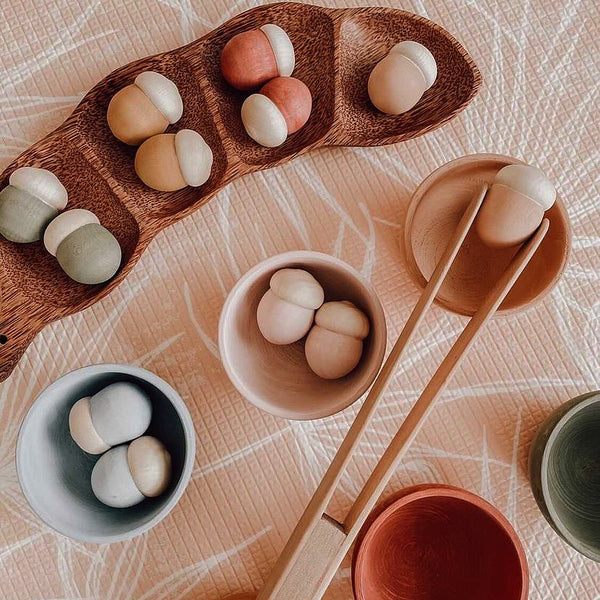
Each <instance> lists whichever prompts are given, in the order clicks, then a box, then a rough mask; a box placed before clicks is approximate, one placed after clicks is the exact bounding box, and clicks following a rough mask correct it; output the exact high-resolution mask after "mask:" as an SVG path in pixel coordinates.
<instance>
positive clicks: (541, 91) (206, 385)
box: [0, 0, 600, 600]
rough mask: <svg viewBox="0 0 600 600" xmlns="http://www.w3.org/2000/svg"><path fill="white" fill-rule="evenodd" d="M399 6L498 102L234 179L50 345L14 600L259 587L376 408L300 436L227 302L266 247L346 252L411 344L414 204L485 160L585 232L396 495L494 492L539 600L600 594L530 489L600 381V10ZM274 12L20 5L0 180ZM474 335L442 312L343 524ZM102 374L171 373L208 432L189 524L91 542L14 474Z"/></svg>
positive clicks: (114, 0)
mask: <svg viewBox="0 0 600 600" xmlns="http://www.w3.org/2000/svg"><path fill="white" fill-rule="evenodd" d="M367 2H368V0H347V3H348V4H349V5H357V6H358V5H362V4H367ZM377 3H378V4H390V5H394V6H397V7H400V6H401V7H402V8H403V9H406V10H410V11H413V12H416V13H420V14H423V15H425V16H427V17H428V18H430V19H432V20H434V21H436V22H438V23H440V24H441V25H443V26H444V27H446V28H447V29H448V30H449V31H450V32H452V33H453V34H454V35H456V36H457V37H458V38H459V39H460V40H461V41H462V42H463V43H464V44H465V46H466V47H467V49H468V50H469V51H470V53H471V54H472V56H473V57H474V59H475V61H476V62H477V64H478V65H479V67H480V69H481V71H482V74H483V77H484V86H483V88H482V91H481V93H480V94H479V96H478V97H477V98H476V99H475V101H474V103H473V104H472V105H471V106H470V107H469V108H468V109H467V110H466V111H465V112H463V113H462V114H461V115H460V116H459V117H458V118H457V119H455V120H454V121H452V122H451V123H450V124H448V125H446V126H445V127H443V128H442V129H441V130H438V131H435V132H434V133H432V134H429V135H427V136H425V137H422V138H419V139H417V140H414V141H412V142H409V143H405V144H400V145H395V146H391V147H386V148H370V149H350V148H347V149H343V148H341V149H330V150H326V151H322V152H317V153H315V154H309V155H305V156H302V157H300V158H299V159H297V160H295V161H294V162H292V163H290V164H288V165H286V166H284V167H282V168H279V169H277V170H276V171H273V170H271V171H267V172H264V173H259V174H256V175H254V176H249V177H245V178H244V179H242V180H239V181H237V182H235V183H234V184H233V185H230V186H229V187H228V188H227V189H225V190H224V191H222V192H221V193H219V194H218V195H217V196H216V198H214V199H213V200H212V201H211V202H210V203H209V204H208V205H207V206H205V207H204V208H202V209H201V210H199V211H198V212H197V213H195V214H194V215H192V216H191V217H189V218H187V219H186V220H184V221H183V222H181V223H179V224H177V225H176V226H174V227H172V228H170V229H168V230H166V231H165V232H163V233H161V234H160V235H159V236H158V238H157V239H156V241H155V242H154V243H153V244H152V245H151V247H150V248H149V249H148V250H147V252H146V253H145V255H144V256H143V258H142V260H141V261H140V262H139V263H138V265H137V266H136V268H135V269H134V271H133V272H132V273H131V274H130V276H129V277H128V278H127V280H126V281H125V283H123V284H122V285H121V286H120V287H119V288H118V289H117V290H116V291H115V292H114V293H112V294H111V295H110V296H109V297H107V298H106V299H104V300H103V301H102V302H100V303H98V304H96V305H95V306H94V307H92V308H91V309H89V310H86V311H85V312H83V313H80V314H78V315H76V316H74V317H71V318H68V319H65V320H63V321H61V322H58V323H55V324H53V325H52V326H50V327H48V328H47V329H46V330H45V331H44V332H43V333H42V334H41V335H40V336H38V338H37V339H36V340H35V342H34V343H33V344H32V345H31V346H30V348H29V350H28V351H27V353H26V355H25V357H24V358H23V360H22V361H21V362H20V364H19V366H18V367H17V369H16V371H15V373H14V374H13V375H12V377H11V378H10V379H9V380H8V382H6V383H4V384H3V385H2V386H0V598H1V599H2V600H33V599H37V600H41V599H44V600H49V599H57V598H60V599H68V600H76V599H87V600H91V599H102V600H107V599H110V600H133V599H137V600H163V599H169V600H176V599H178V600H192V599H206V600H219V598H221V597H222V596H223V595H225V594H226V593H229V592H235V591H242V590H249V589H251V588H252V587H253V586H254V587H259V586H260V584H261V582H262V581H263V580H264V577H265V576H266V574H267V573H268V571H269V568H270V566H271V565H272V564H273V562H274V560H275V558H276V556H277V555H278V553H279V551H280V550H281V548H282V546H283V544H284V543H285V541H286V539H287V537H288V535H289V533H290V531H291V529H292V528H293V526H294V525H295V523H296V521H297V519H298V517H299V515H300V513H301V511H302V510H303V507H304V506H305V504H306V502H307V501H308V498H309V497H310V495H311V493H312V490H313V489H314V488H315V486H316V484H317V482H318V480H319V479H320V476H321V474H322V473H323V472H324V470H325V468H326V466H327V465H328V464H329V461H330V459H331V457H332V455H333V453H334V451H335V449H336V448H337V447H338V445H339V443H340V441H341V440H342V438H343V436H344V434H345V432H346V430H347V428H348V426H349V424H350V422H351V421H352V419H353V417H354V415H355V414H356V410H357V407H356V406H354V407H352V408H350V409H348V410H346V411H345V412H343V413H342V414H340V415H337V416H336V417H333V418H329V419H325V420H323V421H317V422H310V423H288V422H285V421H281V420H277V419H275V418H272V417H270V416H268V415H265V414H263V413H261V412H259V411H258V410H257V409H255V408H253V407H252V406H250V405H249V404H248V403H246V402H245V401H244V400H243V399H242V398H241V397H240V396H239V395H238V394H237V393H236V391H235V389H234V388H233V386H232V385H231V383H230V382H229V381H228V379H227V378H226V376H225V373H224V371H223V369H222V368H221V364H220V361H219V356H218V351H217V339H216V336H217V321H218V316H219V311H220V309H221V306H222V304H223V301H224V298H225V296H226V294H227V292H228V290H230V289H231V287H232V286H233V284H234V283H235V281H236V280H237V278H238V277H239V276H240V275H241V274H242V273H244V272H245V271H246V270H247V269H248V268H249V267H251V266H252V265H254V264H255V263H257V262H258V261H260V260H261V259H262V258H264V257H266V256H269V255H272V254H275V253H278V252H282V251H284V250H291V249H299V248H311V249H314V250H320V251H324V252H328V253H331V254H335V255H337V256H339V257H341V258H343V259H344V260H346V261H347V262H349V263H350V264H352V265H353V266H355V267H356V268H358V269H359V270H360V271H361V272H362V273H363V274H364V275H365V276H366V277H368V278H369V279H370V280H371V282H372V283H373V285H374V286H375V288H376V290H377V291H378V293H379V294H380V297H381V300H382V302H383V305H384V308H385V310H386V314H387V318H388V326H389V335H390V342H393V341H394V340H395V339H396V337H397V334H398V332H399V330H400V328H401V327H402V325H403V323H404V322H405V320H406V318H407V316H408V314H409V311H410V310H411V308H412V306H413V305H414V303H415V301H416V299H417V295H418V290H417V289H416V287H415V286H414V285H413V284H412V283H411V281H410V280H409V276H408V274H407V272H406V269H405V267H404V264H403V256H402V253H401V251H400V246H399V241H400V236H401V235H402V224H403V219H404V215H405V212H406V208H407V205H408V202H409V199H410V195H411V193H412V192H413V190H414V189H415V188H416V186H417V185H418V183H419V182H420V181H421V180H422V179H423V178H424V177H425V176H426V175H427V174H428V173H429V172H431V171H432V170H433V169H435V168H436V167H438V166H439V165H441V164H443V163H445V162H447V161H448V160H450V159H452V158H456V157H458V156H461V155H464V154H469V153H474V152H500V153H504V154H511V155H514V156H517V157H520V158H523V159H525V160H527V161H530V162H531V163H533V164H536V165H537V166H539V167H540V168H542V169H543V170H544V171H546V173H547V174H548V175H549V176H550V177H551V178H552V179H553V180H554V181H555V182H556V184H557V186H558V188H559V192H560V194H561V196H562V197H563V199H564V200H565V202H566V205H567V208H568V210H569V213H570V216H571V219H572V223H573V234H574V243H573V252H572V255H571V261H570V264H569V266H568V268H567V270H566V272H565V274H564V277H563V279H562V281H561V283H560V284H559V285H558V287H557V288H556V289H555V290H554V292H553V293H552V294H551V295H550V296H549V297H547V298H546V300H545V301H544V302H543V303H542V304H541V305H540V306H538V307H536V308H535V309H533V310H531V311H529V312H526V313H522V314H519V315H517V316H514V317H511V318H508V319H506V320H497V321H495V322H493V323H492V324H491V326H490V327H489V329H488V331H487V332H486V333H485V334H484V336H483V339H482V340H481V341H480V342H479V343H478V344H477V345H476V347H475V348H474V349H473V351H472V352H471V354H470V356H469V358H468V359H467V361H466V363H465V365H464V366H463V367H462V368H461V369H460V371H459V373H458V374H457V375H456V377H455V378H454V379H453V381H452V382H451V384H450V385H449V387H448V389H447V391H446V392H445V393H444V395H443V397H442V399H441V402H440V405H439V407H438V408H437V410H436V412H435V414H434V415H433V417H432V418H431V419H430V420H429V422H428V423H427V425H426V426H425V428H424V430H423V431H422V433H421V434H420V435H419V436H418V439H417V440H416V443H415V444H413V446H412V448H411V450H410V452H409V454H408V457H407V458H406V460H405V461H404V463H403V465H402V467H401V468H400V469H398V472H397V473H396V475H395V477H394V479H393V481H392V483H391V486H390V488H391V489H394V490H396V489H399V488H402V487H404V486H407V485H410V484H415V483H421V482H430V481H436V482H444V483H450V484H454V485H458V486H462V487H465V488H468V489H470V490H473V491H475V492H477V493H479V494H481V495H482V496H483V497H484V498H486V499H488V500H490V501H491V502H492V503H493V504H495V505H496V506H497V507H498V508H500V510H502V511H503V512H504V514H506V516H507V517H508V519H509V520H510V521H511V522H512V524H513V525H514V527H515V528H516V530H517V531H518V533H519V534H520V535H521V536H522V539H523V543H524V545H525V548H526V551H527V556H528V559H529V562H530V567H531V599H532V600H546V599H549V598H552V599H561V600H567V599H570V600H594V599H595V600H598V599H599V598H600V570H599V567H598V565H596V564H594V563H592V562H591V561H589V560H587V559H584V558H583V557H581V556H580V555H578V554H577V553H576V552H575V551H573V550H572V549H570V548H569V547H568V546H567V545H565V544H564V543H563V542H562V541H561V540H560V539H559V538H558V537H557V536H556V535H555V534H554V533H553V531H552V530H551V529H550V527H549V526H548V525H547V523H546V522H545V520H544V519H543V517H542V516H541V514H540V512H539V511H538V509H537V507H536V504H535V502H534V499H533V496H532V494H531V491H530V489H529V485H528V483H527V477H526V463H527V452H528V449H529V444H530V442H531V439H532V437H533V435H534V433H535V431H536V429H537V427H538V425H539V423H540V422H541V421H542V420H543V418H544V417H545V415H546V414H547V413H549V411H550V410H551V409H552V408H553V407H555V406H557V405H558V404H560V403H561V402H563V401H564V400H566V399H567V398H569V397H570V396H574V395H576V394H579V393H582V392H585V391H588V390H592V389H596V388H598V387H599V385H600V383H599V379H598V376H599V373H600V353H599V352H598V348H599V345H600V344H599V333H598V332H599V330H600V325H599V324H600V294H599V291H600V290H599V287H600V286H599V283H600V204H599V202H598V197H599V196H600V194H599V191H600V190H599V189H598V181H599V179H598V161H599V154H598V152H599V149H598V139H600V131H599V120H598V114H599V107H598V81H599V80H600V73H599V68H598V66H599V65H598V56H599V55H600V48H599V42H598V40H599V39H600V31H599V23H600V4H598V2H595V1H594V0H535V1H533V2H524V1H521V0H506V1H504V2H497V1H496V0H443V1H440V0H436V1H433V0H406V1H404V2H402V3H400V2H398V1H397V0H394V1H393V2H388V1H387V0H378V2H377ZM256 4H257V2H255V1H253V0H240V1H238V2H234V3H232V2H229V1H227V0H206V1H204V0H203V1H200V0H3V2H2V7H1V14H2V36H0V75H1V77H0V81H2V87H1V89H0V142H1V143H0V163H1V166H5V165H7V164H8V163H9V161H10V160H11V159H12V158H13V157H14V156H16V155H17V154H18V153H19V152H21V151H22V150H24V149H25V148H27V147H28V146H29V145H31V144H32V143H33V142H35V140H36V139H38V138H40V137H41V136H43V135H44V134H45V133H47V132H49V131H50V130H51V129H53V128H54V127H56V126H57V125H59V124H60V123H61V122H62V121H63V120H64V118H65V117H66V116H67V115H68V114H69V113H70V111H71V110H72V109H73V107H74V106H75V105H76V103H77V102H78V101H79V100H80V98H81V97H82V96H83V94H84V93H85V92H86V91H87V90H88V89H89V88H91V87H92V85H93V84H95V83H96V82H97V81H99V80H100V79H101V78H102V77H104V76H105V75H106V74H108V73H109V72H110V71H112V70H113V69H115V68H117V67H119V66H121V65H122V64H125V63H127V62H129V61H131V60H134V59H136V58H138V57H142V56H145V55H148V54H153V53H156V52H159V51H163V50H166V49H170V48H174V47H177V46H180V45H182V44H184V43H186V42H189V41H191V40H193V39H195V38H197V37H200V36H201V35H202V34H204V33H206V32H208V31H209V30H211V29H213V28H214V27H216V26H217V25H219V24H220V23H221V22H223V21H224V20H225V19H226V18H228V17H229V16H231V15H233V14H235V13H238V12H240V11H242V10H245V9H247V8H250V7H252V6H254V5H256ZM330 4H339V5H340V6H341V5H343V2H342V0H336V2H332V3H330ZM207 232H210V234H208V235H207ZM463 323H464V320H463V319H462V318H460V317H457V316H453V315H450V314H448V313H446V312H444V311H443V310H442V309H440V308H438V307H435V308H434V309H433V310H432V311H431V313H430V314H429V315H428V317H427V320H426V322H425V325H424V327H423V330H422V334H421V336H420V338H419V340H418V341H417V343H416V344H415V345H414V346H413V348H412V350H411V352H410V353H409V357H408V359H407V360H406V362H405V364H404V367H403V369H402V370H401V371H400V372H399V373H398V375H397V377H396V378H395V380H394V382H393V385H392V386H391V387H390V389H389V391H388V392H387V394H386V396H385V398H384V401H383V406H382V407H381V409H380V410H379V412H378V413H377V415H376V417H375V420H374V422H373V425H372V427H371V429H370V431H369V434H368V436H367V438H366V439H365V440H364V441H363V442H362V443H361V445H360V448H359V451H358V453H357V456H356V459H355V460H354V461H353V463H352V466H351V469H350V471H349V473H348V474H347V476H345V477H344V479H343V480H342V485H341V488H340V491H339V493H338V494H337V495H336V497H335V501H334V506H333V512H334V516H341V515H342V514H343V511H344V509H347V507H348V506H349V504H350V502H351V500H352V498H353V497H354V495H355V493H356V490H357V489H358V487H359V485H360V483H361V482H362V481H363V480H364V478H365V476H366V475H367V474H368V472H369V470H370V468H371V467H372V465H373V464H374V462H375V460H376V458H377V457H378V456H379V453H380V451H381V448H382V447H383V445H385V444H387V441H388V440H389V439H390V437H391V435H392V432H394V431H395V429H396V426H397V424H398V423H399V421H400V419H402V416H403V415H404V414H405V413H406V412H407V410H408V407H409V406H410V404H411V403H412V402H413V401H414V400H415V399H416V397H417V395H418V392H419V391H420V389H421V388H422V386H423V384H424V383H425V382H426V380H427V379H428V377H429V376H430V375H431V374H432V372H433V370H434V368H435V366H436V365H437V362H438V361H439V360H440V358H441V357H442V355H443V353H444V351H445V349H446V348H447V347H448V345H449V344H450V342H451V340H452V339H453V338H454V336H455V335H456V334H457V333H458V331H459V330H460V329H461V327H462V326H463ZM97 362H128V363H134V364H138V365H142V366H144V367H146V368H148V369H150V370H152V371H154V372H156V373H158V374H159V375H160V376H162V377H164V378H165V379H166V380H167V381H169V382H170V383H171V384H172V385H174V386H175V387H176V388H177V389H178V390H179V391H180V392H181V394H182V395H183V397H184V399H185V401H186V403H187V405H188V407H189V408H190V411H191V413H192V417H193V419H194V421H195V425H196V431H197V437H198V445H197V454H196V467H195V470H194V473H193V478H192V481H191V483H190V486H189V488H188V491H187V493H186V494H185V495H184V497H183V499H182V500H181V502H180V503H179V505H178V506H177V507H176V508H175V510H174V511H173V512H172V514H171V515H170V516H169V517H168V518H167V519H166V520H164V521H163V522H162V523H161V524H160V525H159V526H158V527H156V528H155V529H154V530H152V531H151V532H149V533H148V534H146V535H143V536H141V537H138V538H136V539H134V540H132V541H129V542H126V543H122V544H114V545H111V546H94V545H83V544H79V543H74V542H71V541H70V540H68V539H65V538H63V537H61V536H60V535H57V534H55V533H54V532H53V531H51V530H50V529H49V528H47V527H46V526H45V525H43V524H42V523H41V522H40V521H39V520H38V519H37V518H36V517H35V516H34V515H33V514H32V512H31V511H30V510H29V508H28V506H27V504H26V502H25V499H24V497H23V495H22V494H21V491H20V489H19V485H18V482H17V477H16V473H15V467H14V449H15V441H16V436H17V432H18V428H19V425H20V423H21V420H22V418H23V416H24V415H25V413H26V411H27V409H28V408H29V406H30V405H31V403H32V401H33V399H34V398H35V396H36V394H37V393H38V392H39V391H40V390H41V389H42V388H43V387H45V386H46V385H48V384H49V383H50V382H52V381H53V380H54V379H56V378H57V377H59V376H60V375H62V374H63V373H65V372H66V371H68V370H71V369H74V368H76V367H79V366H82V365H85V364H89V363H97ZM349 576H350V568H349V560H348V559H347V560H346V562H345V563H344V566H343V567H342V569H341V570H340V571H339V573H338V574H337V577H336V579H335V581H334V582H333V584H332V586H331V588H330V590H329V591H328V592H327V595H326V598H327V600H348V599H349V598H350V597H351V595H352V592H351V583H350V577H349Z"/></svg>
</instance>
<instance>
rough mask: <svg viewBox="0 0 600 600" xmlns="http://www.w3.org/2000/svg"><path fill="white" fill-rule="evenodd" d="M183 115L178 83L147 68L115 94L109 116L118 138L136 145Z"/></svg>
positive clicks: (112, 128)
mask: <svg viewBox="0 0 600 600" xmlns="http://www.w3.org/2000/svg"><path fill="white" fill-rule="evenodd" d="M182 114H183V101H182V99H181V95H180V93H179V90H178V89H177V86H176V85H175V84H174V83H173V82H172V81H171V80H170V79H167V78H166V77H165V76H164V75H161V74H160V73H155V72H154V71H145V72H144V73H140V74H139V75H138V76H137V77H136V78H135V81H134V83H132V84H131V85H128V86H126V87H124V88H123V89H121V90H119V91H118V92H117V93H116V94H115V95H114V96H113V98H112V99H111V101H110V104H109V105H108V111H107V115H106V118H107V121H108V126H109V128H110V130H111V131H112V133H113V135H114V136H115V137H116V138H117V139H119V140H120V141H122V142H124V143H126V144H129V145H131V146H137V145H139V144H141V143H142V142H143V141H144V140H146V139H148V138H149V137H151V136H153V135H157V134H159V133H163V131H165V129H166V128H167V127H168V126H169V124H173V123H176V122H177V121H179V119H181V116H182Z"/></svg>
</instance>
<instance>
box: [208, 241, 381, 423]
mask: <svg viewBox="0 0 600 600" xmlns="http://www.w3.org/2000/svg"><path fill="white" fill-rule="evenodd" d="M285 267H292V268H303V269H306V270H307V271H309V272H310V273H311V274H312V275H313V276H314V277H315V278H316V279H317V280H318V281H319V283H320V284H321V285H322V286H323V289H324V290H325V300H326V301H329V300H350V301H351V302H354V304H356V305H357V306H358V307H359V308H360V309H361V310H363V311H364V312H365V314H366V315H367V316H368V317H369V320H370V322H371V332H370V333H369V335H368V337H367V338H366V339H365V341H364V348H363V354H362V357H361V360H360V363H359V364H358V366H357V367H356V368H355V369H354V371H352V372H351V373H349V374H348V375H346V376H345V377H342V378H341V379H336V380H326V379H321V378H320V377H318V376H317V375H315V374H314V373H313V372H312V371H311V369H310V368H309V366H308V363H307V362H306V358H305V356H304V340H300V341H298V342H296V343H294V344H290V345H287V346H277V345H274V344H271V343H269V342H267V340H265V339H264V338H263V336H262V334H261V333H260V330H259V329H258V323H257V321H256V309H257V307H258V303H259V302H260V299H261V298H262V296H263V295H264V293H265V292H266V291H267V290H268V289H269V280H270V278H271V276H272V275H273V273H275V271H277V270H279V269H282V268H285ZM386 341H387V332H386V326H385V317H384V314H383V309H382V307H381V303H380V302H379V300H378V298H377V296H376V295H375V292H374V291H373V289H372V288H371V286H370V285H369V284H368V283H367V282H365V281H364V280H363V279H362V278H361V277H360V275H359V274H358V273H357V272H356V271H355V270H354V269H353V268H352V267H350V266H349V265H347V264H345V263H344V262H342V261H340V260H338V259H336V258H334V257H332V256H329V255H326V254H319V253H316V252H291V253H287V254H283V255H278V256H275V257H273V258H271V259H268V260H266V261H264V262H262V263H260V264H259V265H257V266H256V267H254V268H253V269H251V270H250V271H249V272H248V273H246V275H244V277H243V278H242V279H240V281H239V282H238V283H237V284H236V286H235V287H234V289H233V290H232V292H231V293H230V295H229V298H228V299H227V302H226V303H225V307H224V308H223V312H222V314H221V322H220V327H219V346H220V350H221V358H222V360H223V365H224V366H225V369H226V370H227V374H228V375H229V377H230V379H231V380H232V382H233V384H234V385H235V386H236V388H237V389H238V391H239V392H240V393H241V394H242V395H243V396H244V397H245V398H247V399H248V400H249V401H250V402H252V403H253V404H255V405H256V406H258V407H259V408H261V409H263V410H265V411H267V412H269V413H271V414H274V415H276V416H279V417H283V418H288V419H317V418H321V417H325V416H328V415H332V414H334V413H336V412H338V411H340V410H342V409H344V408H346V407H347V406H349V405H350V404H351V403H352V402H354V401H355V400H357V399H358V398H359V397H360V396H361V395H362V394H363V393H364V392H365V391H366V389H367V388H368V387H369V385H370V384H371V382H372V381H373V379H374V377H375V375H376V374H377V372H378V371H379V367H380V366H381V362H382V360H383V355H384V352H385V346H386Z"/></svg>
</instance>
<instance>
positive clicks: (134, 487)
mask: <svg viewBox="0 0 600 600" xmlns="http://www.w3.org/2000/svg"><path fill="white" fill-rule="evenodd" d="M170 481H171V455H170V454H169V452H168V451H167V449H166V448H165V447H164V445H163V443H162V442H160V441H159V440H157V439H156V438H154V437H151V436H148V435H145V436H142V437H139V438H137V439H136V440H133V442H131V443H130V444H127V445H121V446H116V447H114V448H111V449H110V450H109V451H108V452H106V453H105V454H103V455H102V456H101V457H100V458H99V459H98V462H96V464H95V465H94V468H93V470H92V491H93V492H94V495H95V496H96V498H98V500H100V502H102V503H103V504H106V505H107V506H112V507H114V508H128V507H130V506H134V505H136V504H139V503H140V502H141V501H142V500H143V499H144V498H154V497H156V496H160V495H161V494H162V493H163V492H164V491H165V490H166V489H167V487H168V486H169V483H170Z"/></svg>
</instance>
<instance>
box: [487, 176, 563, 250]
mask: <svg viewBox="0 0 600 600" xmlns="http://www.w3.org/2000/svg"><path fill="white" fill-rule="evenodd" d="M555 200H556V190H555V189H554V185H553V184H552V182H551V181H550V180H549V179H548V178H547V177H546V176H545V175H544V173H542V171H540V170H539V169H537V168H535V167H532V166H529V165H508V166H506V167H504V168H502V169H500V171H498V174H497V175H496V178H495V179H494V182H493V183H492V186H491V187H490V189H489V191H488V193H487V195H486V197H485V200H484V203H483V205H482V207H481V209H480V211H479V214H478V215H477V220H476V221H475V228H476V231H477V233H478V235H479V237H480V238H481V240H482V241H483V242H484V243H485V244H486V245H487V246H491V247H503V246H515V245H517V244H520V243H522V242H524V241H525V240H526V239H527V238H528V237H529V236H530V235H531V234H532V233H533V232H534V231H535V230H536V229H537V228H538V227H539V225H540V223H541V222H542V219H543V218H544V213H545V212H546V211H547V210H548V209H550V208H551V207H552V205H553V204H554V202H555Z"/></svg>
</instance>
